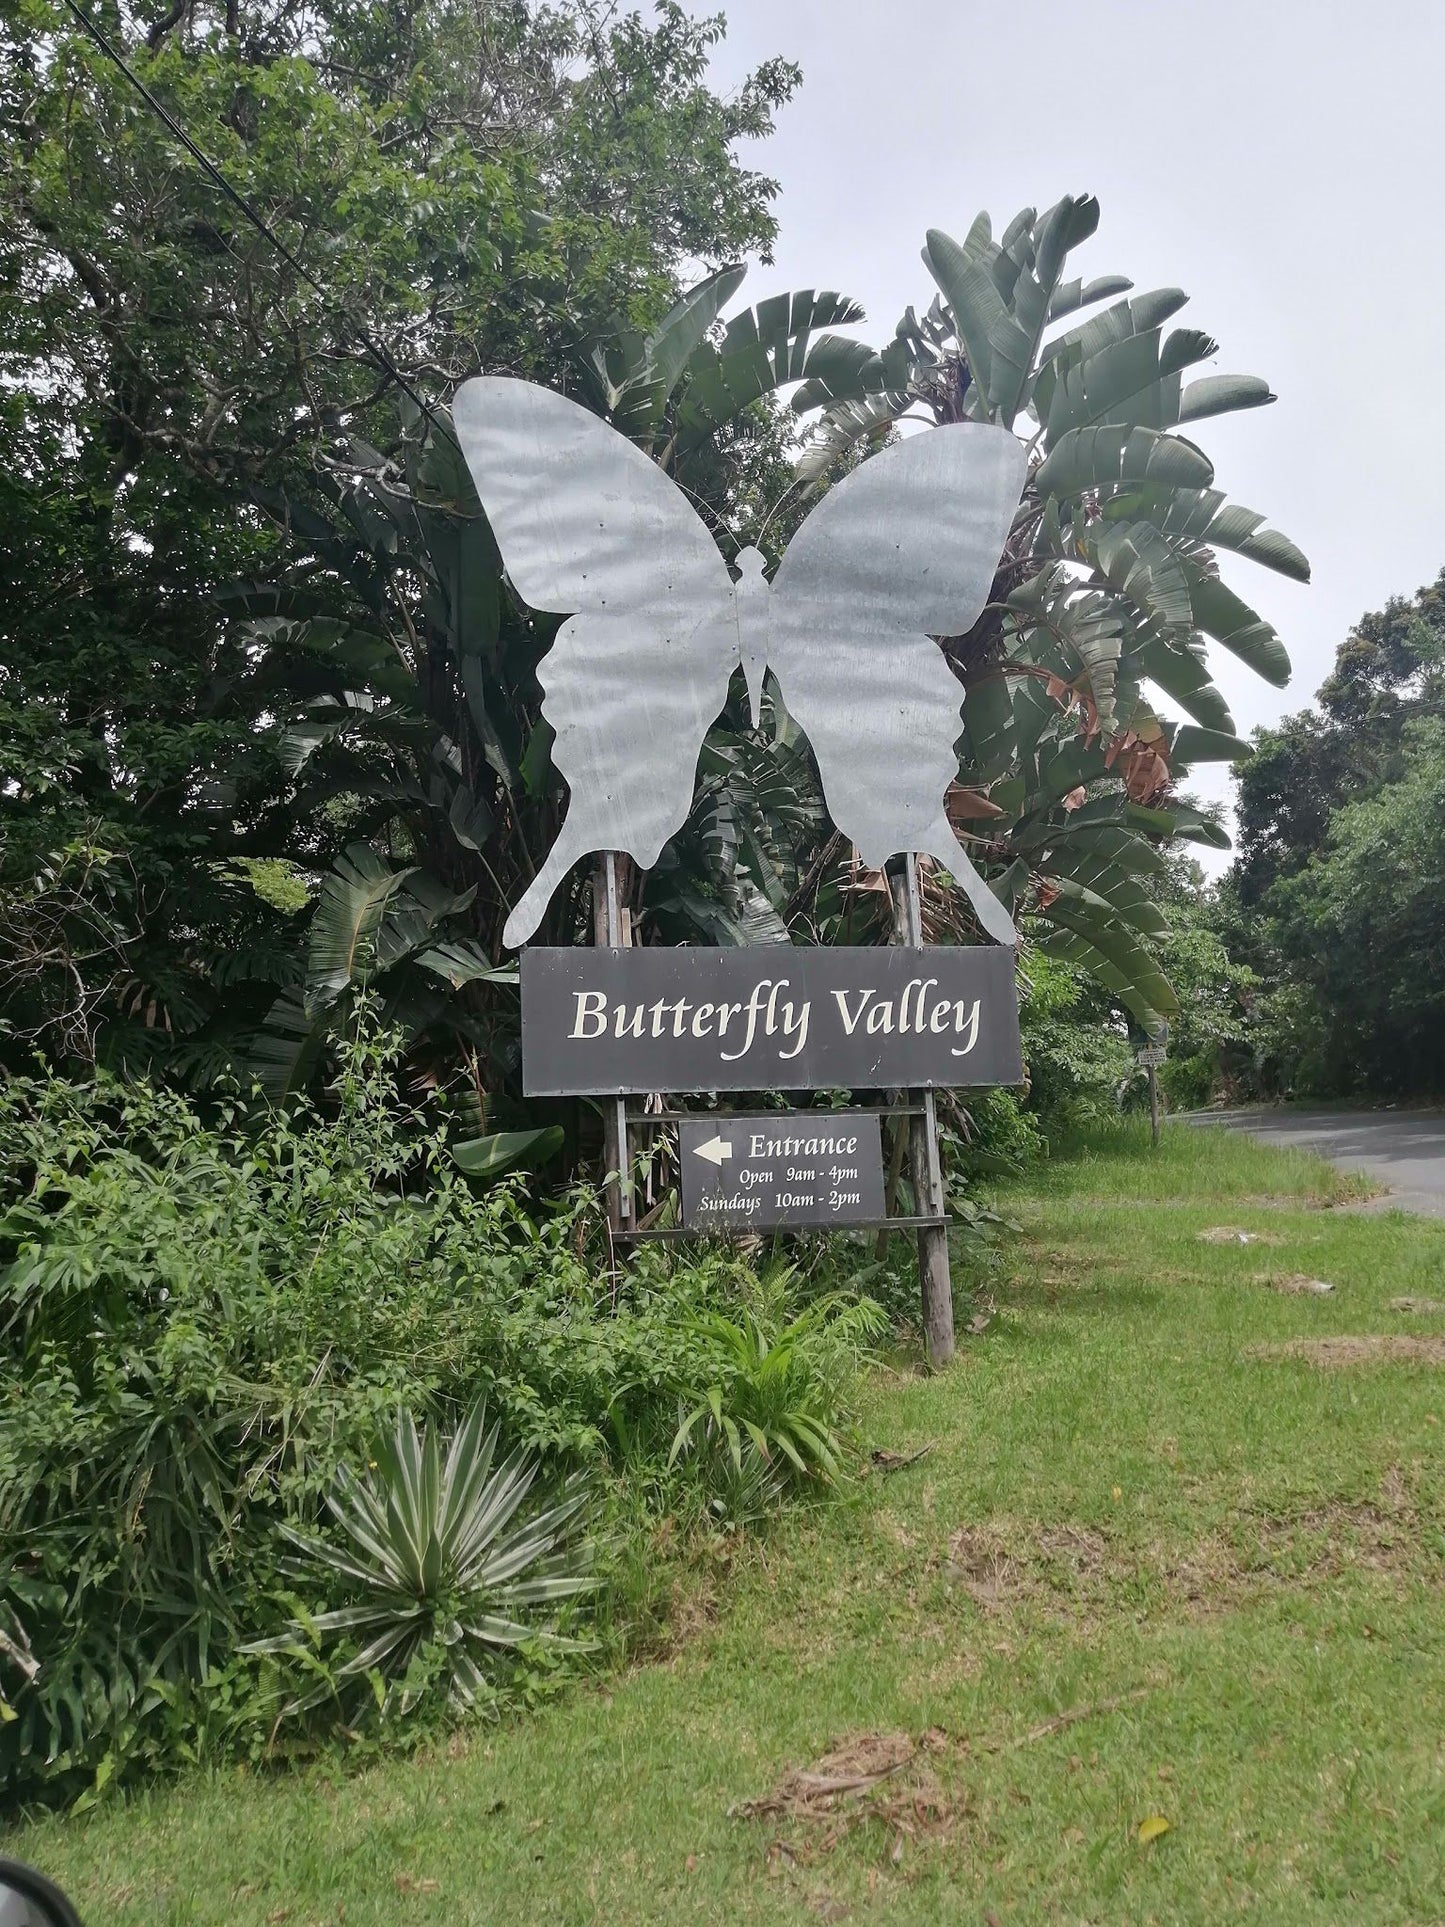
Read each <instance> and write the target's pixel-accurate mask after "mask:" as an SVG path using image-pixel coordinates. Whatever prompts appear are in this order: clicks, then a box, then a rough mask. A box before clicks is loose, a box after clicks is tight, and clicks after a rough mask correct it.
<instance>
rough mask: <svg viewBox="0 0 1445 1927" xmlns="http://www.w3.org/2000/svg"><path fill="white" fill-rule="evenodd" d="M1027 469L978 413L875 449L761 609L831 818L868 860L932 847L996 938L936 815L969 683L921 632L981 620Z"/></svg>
mask: <svg viewBox="0 0 1445 1927" xmlns="http://www.w3.org/2000/svg"><path fill="white" fill-rule="evenodd" d="M1027 468H1028V460H1027V456H1026V455H1025V452H1024V448H1023V444H1022V443H1021V442H1020V441H1019V440H1018V439H1017V437H1016V436H1014V435H1011V434H1010V433H1009V432H1008V431H1007V430H1006V429H1002V428H995V427H992V426H989V425H987V424H983V423H974V422H959V423H953V424H950V425H949V426H947V427H944V428H935V429H932V430H930V431H929V432H927V433H925V434H919V435H915V436H912V437H910V439H909V440H907V441H905V442H900V443H898V444H897V445H896V446H895V447H892V448H888V449H884V450H883V451H882V453H880V454H878V455H875V456H873V457H872V458H871V459H870V460H868V461H866V462H864V463H863V464H862V465H861V466H860V467H859V468H856V469H854V470H853V472H852V473H851V474H849V475H847V476H845V477H844V479H843V480H842V481H841V482H840V483H838V484H837V486H836V487H835V488H833V489H832V490H831V491H830V492H829V493H828V494H827V495H825V496H824V498H823V500H822V501H821V502H820V503H819V505H818V507H817V508H816V509H814V511H813V513H812V514H811V515H810V516H809V517H808V519H807V521H806V522H804V524H803V526H802V528H801V529H800V530H799V531H798V533H797V535H796V536H794V538H793V540H792V542H791V544H790V545H789V547H788V551H787V553H786V554H785V555H784V557H783V560H782V562H781V564H780V565H779V568H778V572H777V575H776V576H775V577H774V580H773V593H772V597H771V608H770V612H769V631H770V633H769V646H768V660H769V664H770V666H771V668H772V670H773V673H774V675H776V677H777V679H778V682H779V684H780V685H781V688H782V692H783V697H784V700H785V701H786V702H787V705H788V708H789V710H790V711H791V713H792V715H793V716H794V717H795V719H796V720H797V722H798V724H799V725H800V727H801V728H802V729H803V730H804V732H805V733H806V735H807V737H808V740H809V742H810V743H811V745H812V748H813V753H814V755H815V756H816V757H817V760H818V769H819V773H820V775H821V776H822V779H823V791H824V794H825V796H826V798H827V802H828V811H829V814H830V815H831V816H832V818H833V821H834V823H835V824H836V825H837V826H838V828H839V829H840V830H841V831H842V832H843V834H844V835H845V836H847V837H849V838H851V839H852V841H853V842H854V843H856V844H857V846H858V849H859V851H860V853H861V854H862V856H863V858H864V860H865V861H866V862H868V863H870V864H873V865H876V866H879V867H881V866H882V864H884V863H885V862H886V861H887V859H888V858H889V857H890V856H894V855H897V854H899V853H901V852H904V851H908V850H919V851H926V852H927V853H928V854H929V855H930V856H933V857H936V858H937V859H938V861H939V862H940V863H942V864H943V865H944V867H945V868H946V869H947V870H948V871H949V873H950V875H952V876H954V877H956V878H957V880H958V882H959V883H961V884H962V886H963V888H964V890H965V891H966V892H967V893H968V897H969V901H970V902H971V903H972V905H973V907H974V911H975V913H976V914H977V916H978V918H979V921H980V923H981V924H982V925H983V927H984V929H985V930H986V931H987V932H988V934H989V935H990V936H991V937H993V938H994V939H995V941H996V942H999V943H1004V944H1012V943H1014V942H1015V941H1016V935H1015V931H1014V927H1013V923H1012V921H1011V920H1010V918H1009V915H1008V913H1007V911H1006V910H1005V909H1004V907H1003V905H1002V904H1001V903H1000V902H999V900H998V898H997V897H995V896H994V894H993V892H992V891H991V890H990V889H989V888H988V886H987V885H986V884H985V883H984V881H983V879H982V877H980V876H979V874H978V872H977V871H976V870H975V869H974V867H973V865H972V864H971V863H970V862H969V861H968V858H967V857H966V856H965V855H964V853H963V850H962V848H961V846H960V845H959V842H958V839H957V837H955V835H954V834H953V831H952V829H951V828H950V827H949V823H948V819H947V816H946V815H945V813H944V807H943V797H944V792H945V790H946V789H947V788H948V785H949V783H950V782H952V781H953V779H954V778H955V777H956V776H957V774H958V758H957V754H956V747H955V746H956V744H957V742H958V738H959V735H960V734H961V732H962V718H961V709H962V697H963V692H962V690H961V689H960V687H959V684H958V681H957V678H956V677H955V676H954V674H953V672H952V670H950V668H949V667H948V664H947V663H946V662H945V660H944V657H943V653H942V651H941V650H940V649H939V647H938V645H937V644H936V643H935V642H934V641H932V640H931V638H932V637H934V636H956V635H962V634H963V633H964V632H965V631H966V630H968V629H969V628H971V627H972V625H973V624H974V623H975V622H976V621H977V620H978V617H979V615H980V613H981V612H982V609H983V606H984V603H985V602H986V601H987V600H988V593H989V589H990V587H991V586H992V583H993V577H994V571H995V570H996V568H997V567H998V560H999V556H1000V554H1001V552H1002V550H1003V545H1004V542H1005V540H1006V539H1007V536H1008V531H1009V525H1010V523H1011V522H1012V520H1013V515H1014V511H1015V509H1016V508H1017V506H1018V500H1019V494H1020V492H1021V490H1022V488H1023V484H1024V477H1025V474H1026V473H1027Z"/></svg>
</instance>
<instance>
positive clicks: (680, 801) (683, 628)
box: [453, 376, 740, 948]
mask: <svg viewBox="0 0 1445 1927" xmlns="http://www.w3.org/2000/svg"><path fill="white" fill-rule="evenodd" d="M453 418H454V420H455V422H456V428H457V436H458V439H459V441H460V442H461V446H462V453H463V454H464V455H465V456H466V459H467V464H468V466H469V467H470V469H471V471H472V476H473V479H474V480H475V482H476V485H477V493H478V495H479V496H480V497H481V500H482V506H483V507H484V508H485V510H486V512H487V520H488V521H489V522H490V523H491V526H492V531H493V533H494V534H495V536H496V538H497V545H498V547H499V548H500V550H501V552H502V561H503V563H504V564H505V566H506V570H507V574H508V576H509V577H510V578H511V581H512V584H513V586H514V588H515V589H516V591H517V593H518V594H519V595H520V596H521V598H522V600H523V601H524V602H526V603H527V604H528V605H529V606H530V607H531V608H533V609H548V610H552V611H554V612H556V613H557V614H559V615H567V616H569V617H570V620H569V621H568V622H565V623H564V624H563V625H562V628H561V629H560V630H559V631H558V633H557V637H556V639H555V641H554V642H553V644H552V647H551V648H550V650H548V652H547V654H546V655H545V656H544V657H543V659H542V662H541V664H540V665H539V667H538V671H537V674H538V678H539V680H540V681H541V684H542V687H543V689H544V691H545V692H546V693H545V700H544V702H543V705H542V714H543V715H544V716H545V717H546V719H547V721H548V722H549V723H550V724H551V725H552V727H553V729H554V730H555V732H556V735H555V738H554V741H553V744H552V760H553V762H554V763H555V764H556V766H557V768H558V769H559V770H560V771H561V772H562V774H563V776H565V777H566V779H567V786H568V790H569V797H568V804H567V815H566V818H565V820H564V822H563V824H562V826H561V829H560V831H559V832H558V835H557V839H556V841H555V842H554V843H553V845H552V847H551V849H550V850H549V851H548V852H547V854H546V856H545V858H544V859H543V861H542V864H541V867H540V868H539V869H538V871H537V873H536V875H535V876H534V877H533V879H532V881H531V883H530V884H529V886H528V888H527V890H526V892H525V893H524V895H523V896H522V898H521V900H520V901H519V902H518V903H516V904H514V905H513V907H512V911H511V914H510V916H509V917H508V918H507V924H506V928H505V930H504V931H503V941H504V942H505V943H506V944H507V945H508V947H509V948H516V947H517V946H519V945H521V944H522V943H524V942H525V941H526V940H527V938H528V937H530V936H531V935H532V933H533V932H534V931H535V930H536V928H537V925H538V923H539V922H540V921H541V919H542V916H543V913H544V912H545V910H546V908H547V904H548V902H549V900H550V898H551V896H552V893H553V891H554V890H555V889H556V887H557V885H558V884H559V883H560V882H561V880H562V878H563V877H564V876H565V875H566V874H567V872H568V871H569V870H570V869H571V868H572V866H573V864H574V863H576V862H577V861H578V860H579V859H580V858H581V857H583V856H585V855H586V854H587V853H588V852H589V851H592V850H626V851H627V852H628V854H629V855H631V856H632V857H633V858H634V859H635V860H636V861H637V862H638V863H640V864H641V865H642V866H643V867H644V868H648V867H650V866H651V865H652V864H653V863H655V862H656V861H657V857H658V852H659V851H660V849H661V848H662V845H663V843H664V842H665V841H666V839H667V838H668V837H669V836H671V835H672V833H673V831H674V830H676V829H677V828H678V827H679V825H680V824H681V823H682V822H683V821H684V819H685V818H686V816H687V813H688V809H689V807H690V805H691V802H692V795H693V784H694V779H695V777H696V773H697V758H698V752H699V750H700V749H701V748H702V741H703V738H704V736H705V735H706V734H707V730H708V726H709V724H710V723H711V722H712V720H713V718H714V717H715V716H716V715H717V713H718V711H719V710H720V709H721V708H722V705H723V702H724V700H725V699H726V696H727V689H728V683H729V680H730V679H731V676H732V673H733V670H734V669H735V668H736V667H737V665H738V662H739V659H740V644H739V640H738V629H737V614H736V610H735V607H734V603H733V591H732V581H731V578H730V576H729V574H728V570H727V565H726V563H725V562H724V561H723V559H722V555H721V553H720V552H719V550H718V547H717V545H716V543H715V542H714V541H713V539H712V537H711V536H710V535H709V534H708V532H707V530H706V529H705V528H704V527H703V525H702V523H701V521H700V520H699V519H698V516H697V513H696V511H695V510H694V508H693V507H692V505H691V503H690V502H689V501H688V499H687V497H686V496H685V495H684V494H683V493H682V491H681V490H680V489H679V488H678V487H677V486H676V484H675V483H674V482H672V481H671V480H670V479H669V478H668V477H667V476H666V475H664V474H663V472H662V470H661V469H660V468H658V467H657V465H656V464H655V463H654V462H650V461H649V460H648V458H647V457H646V456H645V455H644V454H643V453H642V451H641V450H640V449H639V448H636V447H634V446H633V444H632V443H631V442H629V441H627V440H626V439H625V438H624V437H623V436H621V435H619V434H618V433H617V431H616V430H615V429H613V428H610V427H609V426H608V424H607V423H606V422H604V421H602V420H600V419H599V418H598V417H597V416H596V415H593V414H590V413H589V412H588V411H587V410H586V409H585V408H579V407H578V405H577V403H576V402H574V401H569V400H568V399H567V397H566V396H565V395H557V394H553V393H552V391H551V390H550V389H546V388H539V387H537V386H535V385H534V384H533V383H531V382H526V381H514V380H512V379H510V378H509V377H506V376H479V377H477V378H476V379H475V380H472V381H468V382H465V383H464V384H463V385H462V387H461V388H459V389H458V391H457V395H456V399H455V403H454V405H453Z"/></svg>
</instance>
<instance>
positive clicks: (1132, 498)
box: [1103, 487, 1310, 582]
mask: <svg viewBox="0 0 1445 1927" xmlns="http://www.w3.org/2000/svg"><path fill="white" fill-rule="evenodd" d="M1103 513H1104V516H1105V518H1106V519H1107V520H1113V521H1119V520H1133V519H1135V518H1136V517H1143V518H1144V519H1146V520H1148V521H1150V522H1152V523H1153V524H1154V526H1155V528H1157V529H1158V530H1159V532H1160V534H1161V535H1165V536H1168V537H1169V538H1170V540H1171V541H1180V542H1183V543H1185V544H1187V545H1188V546H1189V547H1190V548H1191V549H1195V548H1208V549H1229V550H1232V551H1233V553H1234V554H1235V555H1245V556H1248V557H1249V559H1250V560H1251V561H1252V562H1258V563H1260V564H1261V565H1262V566H1263V567H1264V568H1266V569H1274V570H1275V571H1276V572H1277V573H1278V574H1280V575H1287V576H1289V577H1290V578H1291V580H1292V581H1295V582H1308V581H1309V579H1310V565H1309V561H1308V559H1307V557H1306V556H1305V555H1304V553H1303V551H1302V550H1301V549H1299V548H1297V547H1296V545H1295V544H1294V543H1293V542H1291V541H1290V539H1289V537H1288V536H1285V535H1281V534H1280V533H1279V531H1278V530H1277V529H1267V528H1265V527H1263V523H1264V517H1263V516H1262V515H1259V514H1257V513H1256V512H1255V510H1254V509H1247V508H1243V507H1241V506H1240V505H1239V504H1238V503H1235V502H1227V501H1226V500H1225V498H1224V496H1223V495H1222V494H1220V492H1219V490H1218V489H1213V488H1201V489H1197V490H1196V489H1192V488H1184V489H1175V490H1172V491H1170V492H1167V493H1166V492H1164V491H1162V490H1156V489H1154V488H1151V487H1146V488H1142V489H1140V490H1138V491H1137V492H1135V491H1133V490H1131V491H1129V492H1128V493H1126V494H1123V495H1120V496H1116V497H1115V499H1114V500H1113V501H1112V502H1109V503H1106V504H1105V506H1104V510H1103Z"/></svg>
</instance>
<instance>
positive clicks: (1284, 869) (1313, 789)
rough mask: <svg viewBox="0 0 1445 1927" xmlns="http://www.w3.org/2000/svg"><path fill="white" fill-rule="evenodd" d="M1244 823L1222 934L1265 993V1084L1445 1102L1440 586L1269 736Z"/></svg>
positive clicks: (1444, 633)
mask: <svg viewBox="0 0 1445 1927" xmlns="http://www.w3.org/2000/svg"><path fill="white" fill-rule="evenodd" d="M1239 826H1240V856H1239V861H1238V862H1237V864H1236V865H1235V867H1234V869H1233V871H1232V872H1231V875H1230V879H1229V885H1228V887H1227V889H1226V891H1225V893H1224V897H1223V900H1222V902H1221V905H1220V907H1219V912H1218V915H1217V917H1216V924H1217V927H1218V928H1219V930H1220V931H1221V933H1222V935H1223V936H1224V939H1225V941H1226V942H1227V943H1228V945H1229V948H1230V950H1231V952H1232V953H1233V954H1234V956H1235V957H1236V958H1238V959H1239V960H1240V962H1241V963H1243V964H1244V965H1246V966H1247V967H1249V968H1252V970H1253V971H1254V972H1255V973H1256V975H1257V977H1258V978H1259V979H1260V980H1261V994H1260V995H1259V996H1258V998H1257V999H1256V1000H1255V1008H1254V1011H1253V1015H1252V1023H1251V1056H1252V1061H1253V1065H1254V1073H1255V1077H1256V1082H1257V1088H1259V1089H1262V1090H1265V1091H1267V1092H1277V1091H1295V1092H1299V1093H1311V1092H1313V1093H1325V1094H1330V1093H1337V1092H1349V1091H1352V1090H1360V1089H1375V1090H1382V1091H1394V1092H1438V1091H1440V1090H1442V1089H1445V1027H1442V1017H1445V575H1442V576H1441V577H1440V578H1439V579H1438V580H1437V581H1436V582H1434V583H1432V584H1430V585H1429V586H1428V587H1426V588H1424V589H1422V590H1420V592H1419V593H1418V594H1417V595H1415V596H1413V597H1411V598H1408V599H1406V598H1404V597H1397V598H1396V599H1395V600H1393V601H1392V602H1390V603H1389V604H1388V605H1387V606H1386V607H1385V608H1384V609H1383V610H1381V611H1380V612H1378V613H1377V614H1373V615H1367V616H1366V617H1364V618H1363V620H1362V621H1361V622H1360V623H1359V624H1358V626H1357V627H1356V629H1355V630H1354V631H1353V632H1352V633H1351V635H1350V636H1349V637H1348V638H1347V639H1346V641H1345V642H1344V643H1343V644H1341V646H1340V649H1339V651H1338V653H1337V655H1336V660H1335V668H1334V671H1333V673H1332V674H1331V675H1330V677H1329V679H1328V680H1327V681H1326V682H1325V684H1324V686H1323V687H1322V689H1321V690H1320V693H1319V701H1318V706H1317V708H1315V709H1312V710H1306V711H1304V712H1302V713H1301V714H1299V715H1297V716H1291V717H1288V718H1287V719H1286V720H1285V721H1284V722H1283V723H1281V724H1280V725H1279V727H1278V728H1277V729H1273V730H1262V731H1260V732H1258V734H1257V736H1256V739H1255V753H1254V755H1253V757H1252V758H1251V760H1250V761H1249V762H1248V763H1247V764H1246V765H1245V766H1244V769H1243V771H1242V772H1241V776H1240V791H1239Z"/></svg>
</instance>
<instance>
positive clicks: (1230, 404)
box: [1179, 375, 1276, 422]
mask: <svg viewBox="0 0 1445 1927" xmlns="http://www.w3.org/2000/svg"><path fill="white" fill-rule="evenodd" d="M1274 400H1276V397H1275V396H1274V395H1273V394H1271V393H1270V386H1269V383H1268V382H1267V381H1261V380H1260V378H1259V376H1258V375H1205V376H1203V377H1202V378H1201V379H1200V380H1199V381H1191V382H1190V384H1189V386H1188V387H1187V388H1186V389H1185V390H1184V394H1183V396H1182V398H1181V399H1180V403H1179V419H1180V421H1182V422H1198V421H1203V420H1204V418H1205V416H1206V415H1230V414H1233V412H1234V411H1235V409H1237V408H1264V407H1266V406H1267V405H1268V404H1269V403H1270V402H1272V401H1274Z"/></svg>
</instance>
